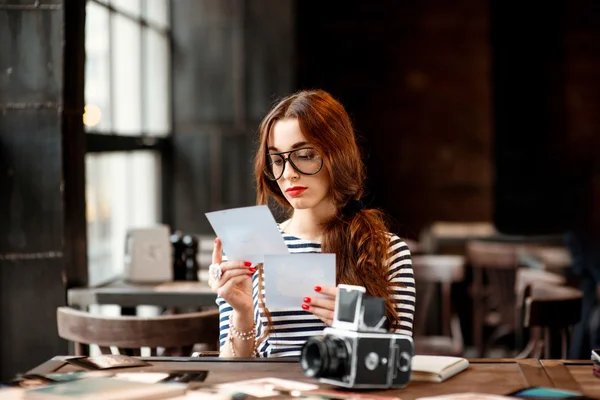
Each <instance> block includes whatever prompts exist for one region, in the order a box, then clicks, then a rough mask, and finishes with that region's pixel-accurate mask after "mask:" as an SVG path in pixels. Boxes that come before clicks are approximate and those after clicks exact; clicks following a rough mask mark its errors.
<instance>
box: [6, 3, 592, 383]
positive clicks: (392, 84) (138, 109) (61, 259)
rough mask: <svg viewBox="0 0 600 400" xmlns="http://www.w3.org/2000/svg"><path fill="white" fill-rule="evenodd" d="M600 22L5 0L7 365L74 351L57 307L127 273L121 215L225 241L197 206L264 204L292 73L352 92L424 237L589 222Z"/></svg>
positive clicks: (500, 9)
mask: <svg viewBox="0 0 600 400" xmlns="http://www.w3.org/2000/svg"><path fill="white" fill-rule="evenodd" d="M599 19H600V3H598V2H596V1H593V0H570V1H567V0H559V1H553V2H514V1H505V0H487V1H484V0H461V1H457V2H447V1H442V0H426V1H419V2H416V1H405V0H396V1H392V0H390V1H383V0H377V1H354V2H322V1H309V0H305V1H297V0H87V1H85V0H0V210H2V211H0V324H1V325H0V335H1V339H0V375H2V376H9V375H10V374H12V373H13V372H14V371H22V370H26V369H28V368H30V367H32V366H33V365H35V364H36V363H39V362H41V361H44V360H46V359H48V358H50V357H51V356H53V355H55V354H65V353H66V345H65V343H64V342H63V341H62V340H60V339H58V338H56V339H54V337H53V336H52V335H54V333H55V325H56V319H55V309H56V307H57V306H60V305H64V304H65V301H66V300H65V297H66V295H65V293H66V290H67V289H68V288H71V287H77V286H92V285H98V284H101V283H103V282H106V281H109V280H111V279H113V278H115V277H117V276H119V275H120V274H122V273H123V268H124V257H125V252H124V246H125V245H124V243H125V236H126V233H127V231H128V229H131V228H135V227H149V226H154V225H157V224H166V225H168V226H169V227H170V229H171V230H181V231H182V232H185V233H189V234H193V235H195V236H196V237H197V238H199V240H200V250H199V252H200V253H202V252H204V253H206V251H210V250H212V245H211V240H210V239H211V235H212V229H211V228H210V225H209V224H208V221H207V219H206V217H205V215H204V214H205V213H206V212H209V211H214V210H219V209H224V208H231V207H239V206H246V205H252V204H254V201H255V192H254V182H253V175H252V166H253V163H252V157H253V155H254V152H255V150H256V139H257V135H256V134H257V127H258V124H259V122H260V121H261V119H262V118H263V116H264V115H265V113H266V112H267V111H268V109H269V108H270V106H271V105H273V103H274V102H275V101H276V100H277V99H278V98H280V97H282V96H285V95H288V94H290V93H293V92H294V91H297V90H300V89H308V88H321V89H325V90H327V91H329V92H330V93H331V94H332V95H334V96H335V97H336V98H338V99H339V100H340V101H341V102H342V104H344V106H345V107H346V108H347V110H348V112H349V114H350V115H351V117H352V119H353V122H354V124H355V128H356V131H357V134H358V136H359V141H360V145H361V149H362V151H363V154H364V160H365V163H366V166H367V172H368V182H367V183H368V193H367V196H366V201H367V203H368V204H370V205H371V206H373V207H380V208H382V209H383V210H384V211H386V212H387V213H388V214H389V216H390V218H391V221H392V230H393V231H394V232H395V233H397V234H399V235H400V236H402V237H404V238H407V239H411V240H412V241H413V243H412V245H413V246H414V252H415V254H418V253H420V252H421V253H436V254H444V253H447V254H452V255H465V254H466V248H465V247H464V245H465V243H466V240H467V239H469V238H478V237H487V236H494V237H502V238H507V237H509V238H515V237H519V238H523V237H527V238H531V237H535V238H539V237H543V238H546V239H548V238H549V237H550V239H548V240H547V241H549V242H551V243H552V244H553V245H557V243H560V242H561V238H562V235H563V234H564V233H565V232H568V231H569V230H571V229H573V227H574V226H576V225H577V224H579V223H581V221H584V222H586V223H587V222H590V221H594V220H595V221H596V222H597V221H598V219H599V218H598V215H599V214H600V212H599V204H600V200H599V199H600V195H599V193H600V190H599V189H598V174H599V173H600V172H599V171H600V164H599V161H598V159H599V158H600V157H598V153H599V152H600V134H599V133H598V130H599V129H600V84H599V83H600V82H599V79H600V78H599V76H600V75H599V72H600V24H599V23H598V21H599ZM82 115H83V118H82ZM594 179H595V182H596V184H595V185H596V186H594V184H593V182H594ZM594 193H595V196H596V197H594V195H593V194H594ZM440 229H441V231H440ZM440 232H442V233H440ZM444 232H445V233H444ZM436 233H437V234H438V237H434V236H435V234H436ZM432 235H433V236H432ZM440 235H441V236H444V235H446V236H453V237H454V238H455V239H456V237H458V241H456V240H455V241H452V240H451V241H450V242H451V244H452V245H454V247H453V248H452V249H448V250H447V251H443V250H440V248H439V247H438V246H437V245H439V241H438V242H435V240H439V236H440ZM204 239H206V240H205V241H204V242H207V243H209V248H208V250H207V249H206V248H203V247H202V243H204V242H203V240H204ZM434 242H435V243H434ZM511 242H513V241H512V240H511ZM436 243H437V244H436ZM457 243H458V245H457ZM562 267H564V265H563V266H562ZM201 268H202V265H201ZM468 276H470V275H468ZM468 279H471V278H468ZM457 285H458V286H457ZM469 287H470V286H469ZM468 290H469V289H468V286H467V285H466V284H463V285H460V284H454V291H455V292H458V293H459V294H458V295H456V294H454V293H453V298H454V299H455V303H456V306H457V308H458V309H459V311H460V312H459V314H460V315H461V317H463V319H462V320H461V324H462V326H463V330H464V331H465V340H466V343H467V344H469V345H470V344H471V343H472V338H471V334H470V333H469V332H471V328H470V321H471V320H470V314H471V311H469V310H470V305H469V304H470V303H469V300H468V299H467V292H468ZM469 293H470V292H469ZM465 321H466V322H465ZM434 325H435V324H434ZM39 332H48V335H49V336H48V338H45V339H44V340H41V339H40V337H39ZM511 345H514V343H511ZM25 350H26V351H25ZM463 354H464V353H463ZM472 354H475V353H472Z"/></svg>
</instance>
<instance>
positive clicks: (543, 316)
mask: <svg viewBox="0 0 600 400" xmlns="http://www.w3.org/2000/svg"><path fill="white" fill-rule="evenodd" d="M582 297H583V293H582V292H581V291H580V290H578V289H575V288H571V287H567V286H555V285H552V284H536V285H533V286H531V285H530V286H527V288H526V289H525V298H524V299H525V300H524V305H523V308H524V319H523V325H524V326H525V327H529V328H530V330H531V332H530V340H529V343H528V344H527V346H526V347H525V349H524V350H523V351H522V352H521V353H520V354H519V355H518V356H517V357H521V358H525V357H534V358H540V357H541V356H542V354H543V356H544V358H558V357H560V358H562V359H566V358H567V352H568V349H569V345H570V341H571V334H572V330H573V326H574V325H575V324H576V323H577V322H579V319H580V317H581V299H582ZM555 343H557V344H558V343H560V355H557V354H555V352H554V351H553V350H554V349H553V348H552V346H553V344H555ZM542 349H543V352H542Z"/></svg>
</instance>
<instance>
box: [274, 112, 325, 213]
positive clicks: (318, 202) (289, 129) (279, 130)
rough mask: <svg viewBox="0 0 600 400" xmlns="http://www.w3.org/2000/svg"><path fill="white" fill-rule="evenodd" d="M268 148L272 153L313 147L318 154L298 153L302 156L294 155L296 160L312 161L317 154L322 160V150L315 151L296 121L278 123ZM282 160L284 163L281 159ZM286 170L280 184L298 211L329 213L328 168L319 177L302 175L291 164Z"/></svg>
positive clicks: (322, 170) (323, 168) (292, 119)
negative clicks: (315, 210) (320, 153)
mask: <svg viewBox="0 0 600 400" xmlns="http://www.w3.org/2000/svg"><path fill="white" fill-rule="evenodd" d="M267 145H268V153H269V154H273V153H280V152H285V151H291V150H295V149H305V148H313V149H315V151H316V152H317V153H316V154H315V153H314V152H310V151H309V152H308V153H304V151H300V152H296V153H295V154H296V155H297V156H298V157H294V156H292V159H298V158H299V159H300V160H305V159H306V160H308V159H312V158H313V157H314V156H315V155H317V156H318V157H320V155H318V149H316V148H314V146H313V145H312V144H311V143H310V142H308V140H307V139H306V138H305V137H304V135H303V134H302V131H301V130H300V124H299V123H298V120H297V119H296V118H290V119H283V120H279V121H277V122H276V123H275V125H274V126H273V130H272V132H271V135H270V137H269V140H268V142H267ZM288 156H290V154H283V157H284V158H286V160H287V157H288ZM278 161H279V162H280V161H281V159H278ZM298 166H300V165H298ZM283 168H284V170H283V173H282V175H281V177H280V178H279V179H278V180H277V184H278V185H279V189H280V190H281V193H283V195H284V196H285V198H286V199H287V201H288V202H289V203H290V204H291V206H292V207H293V208H294V209H295V210H303V209H320V208H322V209H323V210H322V211H326V210H327V209H329V208H330V207H331V200H330V199H329V196H328V193H329V186H330V181H329V174H328V173H327V166H326V165H323V167H322V168H321V170H320V171H319V172H318V173H316V174H315V175H305V174H301V173H300V172H298V171H296V170H295V169H294V168H293V167H292V166H291V165H290V162H289V161H287V162H285V164H284V165H283ZM308 168H310V166H308Z"/></svg>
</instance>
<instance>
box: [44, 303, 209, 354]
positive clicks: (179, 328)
mask: <svg viewBox="0 0 600 400" xmlns="http://www.w3.org/2000/svg"><path fill="white" fill-rule="evenodd" d="M56 317H57V323H58V335H59V336H60V337H61V338H63V339H66V340H70V341H72V342H74V343H75V353H76V355H84V354H85V353H86V352H85V351H84V346H85V345H90V344H95V345H98V346H99V347H100V351H101V352H102V353H103V354H111V349H110V347H111V346H114V347H117V348H118V349H119V353H121V354H128V355H134V356H135V355H137V356H139V355H140V350H141V348H142V347H149V348H150V353H151V355H153V356H154V355H157V354H158V352H157V349H158V348H164V352H163V353H162V355H173V356H175V355H181V356H189V355H190V354H191V352H192V349H193V346H194V344H197V343H205V344H207V347H208V350H213V349H216V348H218V338H219V311H218V310H217V309H215V310H209V311H202V312H197V313H187V314H177V315H168V316H160V317H154V318H140V317H127V316H126V317H106V316H102V315H96V314H90V313H88V312H85V311H79V310H75V309H73V308H69V307H59V308H58V309H57V311H56Z"/></svg>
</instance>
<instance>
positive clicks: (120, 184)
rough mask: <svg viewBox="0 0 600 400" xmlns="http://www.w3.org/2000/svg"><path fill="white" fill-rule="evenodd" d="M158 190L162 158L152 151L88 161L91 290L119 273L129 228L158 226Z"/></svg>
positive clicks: (92, 157)
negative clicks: (93, 286)
mask: <svg viewBox="0 0 600 400" xmlns="http://www.w3.org/2000/svg"><path fill="white" fill-rule="evenodd" d="M160 186H161V185H160V155H159V154H158V153H156V152H152V151H136V152H129V153H127V152H116V153H109V154H88V155H87V156H86V207H87V210H86V214H87V231H88V274H89V284H90V285H94V284H98V283H101V282H103V281H106V280H107V279H110V278H114V277H115V276H116V275H118V274H121V273H122V272H123V258H124V249H125V234H126V232H127V229H129V228H134V227H148V226H153V225H156V224H157V223H159V221H160V215H159V214H160V191H161V188H160Z"/></svg>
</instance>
